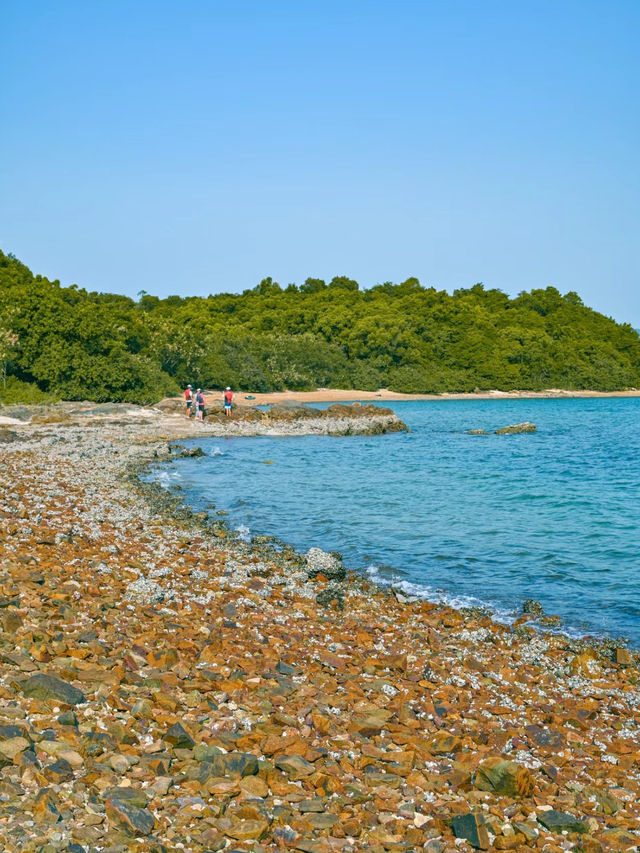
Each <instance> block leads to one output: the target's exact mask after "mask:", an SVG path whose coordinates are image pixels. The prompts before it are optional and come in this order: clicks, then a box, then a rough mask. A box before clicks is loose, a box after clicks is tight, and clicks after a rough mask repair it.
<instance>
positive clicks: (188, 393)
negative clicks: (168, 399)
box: [184, 385, 193, 418]
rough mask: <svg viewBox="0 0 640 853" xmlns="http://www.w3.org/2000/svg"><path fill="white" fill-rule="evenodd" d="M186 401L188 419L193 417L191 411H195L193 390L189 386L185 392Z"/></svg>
mask: <svg viewBox="0 0 640 853" xmlns="http://www.w3.org/2000/svg"><path fill="white" fill-rule="evenodd" d="M184 401H185V403H186V405H187V418H190V417H191V411H192V409H193V390H192V388H191V385H187V387H186V389H185V392H184Z"/></svg>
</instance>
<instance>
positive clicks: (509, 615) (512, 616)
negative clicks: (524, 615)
mask: <svg viewBox="0 0 640 853" xmlns="http://www.w3.org/2000/svg"><path fill="white" fill-rule="evenodd" d="M364 571H365V574H366V575H367V576H368V577H369V578H370V580H372V581H373V583H375V584H377V585H378V586H386V587H393V588H394V589H397V590H398V591H399V592H402V593H404V594H405V595H408V596H413V597H415V598H422V599H424V600H425V601H431V602H433V603H434V604H445V605H447V606H448V607H452V608H453V609H454V610H462V609H463V608H465V607H486V608H487V610H488V611H489V612H490V613H491V615H492V617H493V619H495V621H496V622H501V623H504V624H506V625H510V624H511V623H512V622H514V621H515V620H516V619H517V617H518V614H517V613H515V612H514V611H513V610H506V609H505V608H503V607H498V606H497V605H495V604H491V603H488V602H486V601H482V599H480V598H476V597H475V596H473V595H455V594H452V593H451V594H450V593H446V592H444V590H441V589H434V588H433V587H430V586H428V585H427V584H420V583H413V582H412V581H407V580H402V579H400V577H399V576H395V577H394V575H393V574H390V573H389V569H388V567H385V572H384V574H383V573H381V571H380V567H379V566H375V565H370V566H367V567H366V568H365V570H364Z"/></svg>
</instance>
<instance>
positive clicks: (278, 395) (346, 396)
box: [208, 388, 640, 406]
mask: <svg viewBox="0 0 640 853" xmlns="http://www.w3.org/2000/svg"><path fill="white" fill-rule="evenodd" d="M208 393H209V394H210V395H212V396H216V397H217V396H218V395H219V396H222V391H219V392H218V391H209V392H208ZM562 397H567V398H571V397H578V398H588V397H640V390H637V389H632V390H629V391H567V390H563V389H561V388H548V389H546V390H545V391H482V392H478V393H465V394H401V393H399V392H398V391H389V390H388V389H387V388H381V389H379V390H378V391H358V390H345V389H340V388H318V389H317V390H316V391H273V392H271V393H268V394H259V393H256V392H246V393H244V392H238V393H237V395H236V399H238V400H239V401H240V402H241V403H242V405H252V406H266V405H270V404H274V403H291V402H297V403H345V402H348V401H351V400H361V401H372V402H382V403H385V402H394V401H395V402H397V401H398V400H499V399H502V398H503V399H505V400H518V399H525V400H526V399H531V400H535V399H545V398H551V399H555V398H562Z"/></svg>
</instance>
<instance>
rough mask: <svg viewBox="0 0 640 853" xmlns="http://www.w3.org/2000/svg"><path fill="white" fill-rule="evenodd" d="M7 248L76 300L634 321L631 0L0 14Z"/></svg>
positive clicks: (184, 0) (636, 58)
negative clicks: (251, 292)
mask: <svg viewBox="0 0 640 853" xmlns="http://www.w3.org/2000/svg"><path fill="white" fill-rule="evenodd" d="M0 26H1V29H2V33H3V35H2V50H1V51H0V103H1V104H2V108H1V115H2V119H1V124H0V169H1V170H2V189H1V192H0V247H1V248H2V249H3V250H4V251H10V252H13V253H14V254H16V255H17V256H18V257H19V258H20V259H21V260H23V261H24V262H25V263H26V264H27V265H28V266H30V267H31V268H32V269H33V270H34V272H40V273H42V274H44V275H47V276H49V277H50V278H55V277H58V278H60V279H61V281H62V282H63V283H65V284H70V283H78V284H79V285H81V286H83V287H86V288H87V289H90V290H103V291H113V292H119V293H126V294H128V295H131V296H135V295H136V293H137V292H138V291H139V290H141V289H144V290H146V291H148V292H150V293H154V294H158V295H160V296H165V295H168V294H172V293H179V294H181V295H206V294H209V293H216V292H219V291H223V290H225V291H240V290H243V289H245V288H248V287H253V286H254V285H255V284H256V283H257V282H258V281H259V280H260V279H261V278H263V277H264V276H268V275H270V276H272V277H273V278H274V279H276V280H278V281H279V282H280V283H281V284H283V285H286V284H287V283H289V282H291V281H295V282H298V283H300V282H301V281H303V280H304V279H305V278H306V277H307V276H313V277H320V278H327V279H329V278H331V277H333V276H334V275H348V276H351V277H353V278H356V279H357V280H358V281H359V282H360V283H361V285H363V286H365V287H368V286H371V285H373V284H376V283H378V282H382V281H402V280H403V279H405V278H407V277H408V276H410V275H415V276H418V278H420V280H421V281H422V283H423V284H425V285H433V286H435V287H438V288H446V289H447V290H452V289H454V288H456V287H468V286H471V285H473V284H474V283H475V282H477V281H482V282H484V284H485V286H487V287H499V288H501V289H503V290H504V291H506V292H507V293H510V294H515V293H518V292H519V291H520V290H528V289H530V288H532V287H546V286H547V285H550V284H551V285H555V286H556V287H558V288H559V289H560V290H561V291H562V292H563V293H564V292H566V291H568V290H576V291H578V292H579V293H580V295H581V296H582V297H583V299H584V301H585V302H586V303H587V304H589V305H591V306H592V307H594V308H597V309H598V310H599V311H602V312H603V313H605V314H609V315H611V316H613V317H615V318H616V319H617V320H621V321H628V322H631V323H632V324H633V325H635V326H640V286H639V285H640V275H639V273H640V260H639V258H640V251H639V249H640V246H639V234H640V231H639V223H640V216H639V214H640V193H639V189H640V170H639V165H640V162H639V161H640V103H639V92H640V74H639V71H640V51H638V43H639V40H640V2H639V0H598V2H594V0H535V2H534V0H482V2H480V0H434V2H430V0H421V2H417V1H416V2H411V0H393V2H392V0H388V2H377V0H366V2H360V0H340V1H339V2H335V1H334V0H323V2H317V0H316V2H310V1H309V0H291V2H285V0H269V2H266V0H257V2H243V0H228V2H227V1H226V0H225V2H216V0H199V2H196V0H180V2H178V0H173V2H163V0H128V1H127V2H123V0H95V2H93V0H92V2H87V0H58V2H51V0H4V2H3V3H2V5H1V7H0Z"/></svg>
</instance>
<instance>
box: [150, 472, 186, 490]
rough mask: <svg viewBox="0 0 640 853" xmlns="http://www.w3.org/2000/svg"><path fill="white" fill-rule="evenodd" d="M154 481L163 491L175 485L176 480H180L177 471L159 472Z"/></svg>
mask: <svg viewBox="0 0 640 853" xmlns="http://www.w3.org/2000/svg"><path fill="white" fill-rule="evenodd" d="M154 479H155V481H156V483H159V484H160V485H161V486H162V488H163V489H170V488H171V486H173V485H175V482H176V480H179V479H180V475H179V474H178V472H177V471H159V472H158V473H157V474H156V476H155V478H154Z"/></svg>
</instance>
